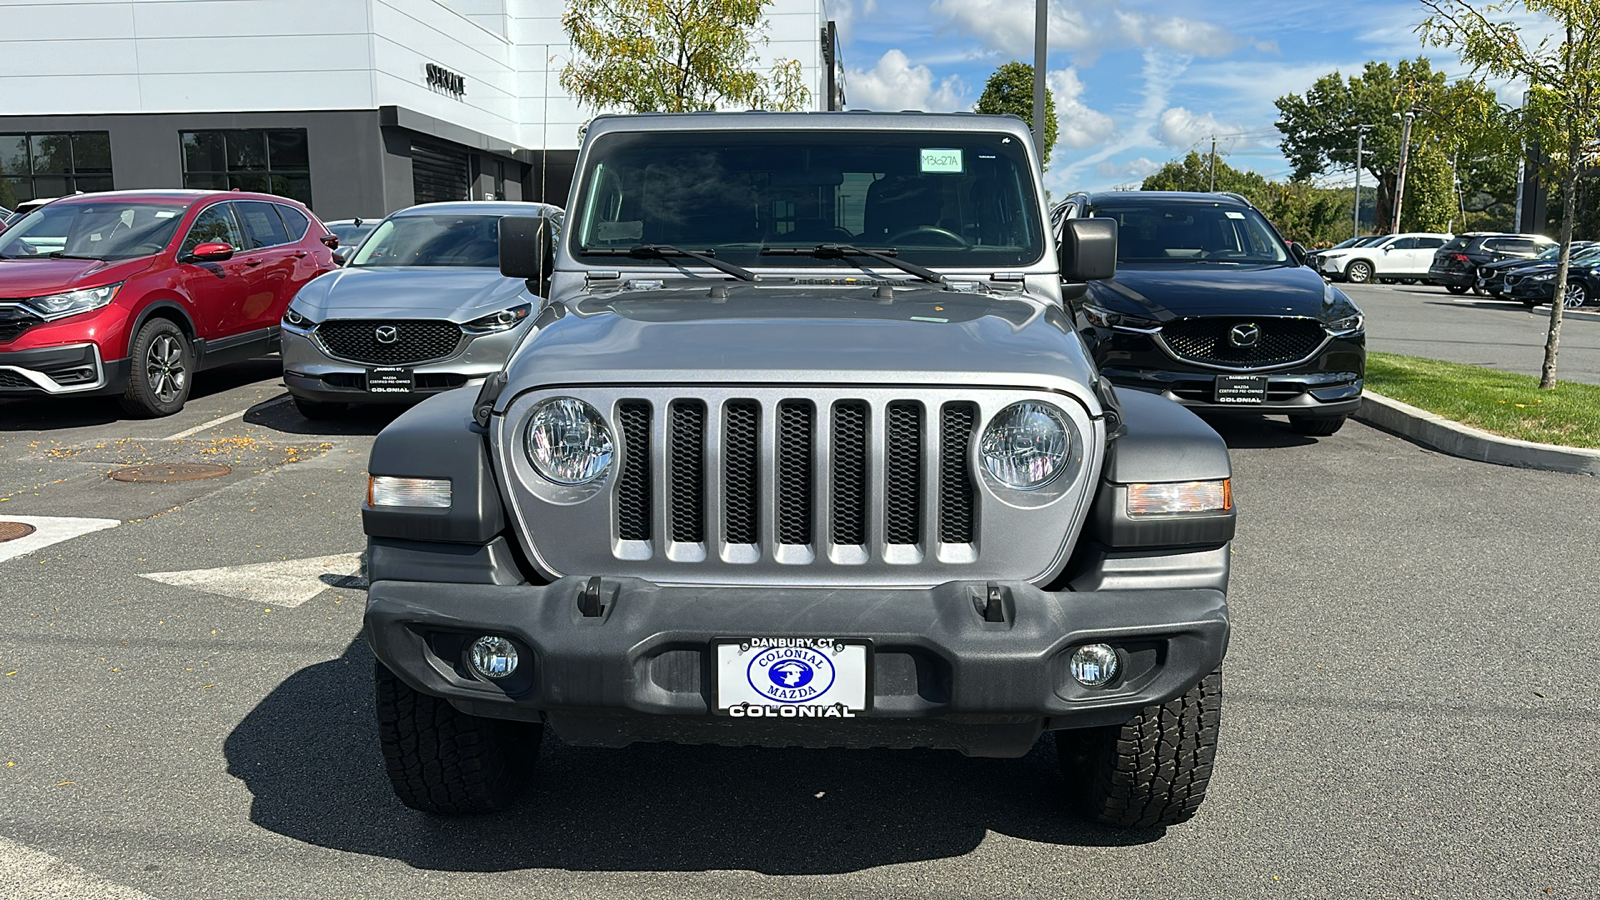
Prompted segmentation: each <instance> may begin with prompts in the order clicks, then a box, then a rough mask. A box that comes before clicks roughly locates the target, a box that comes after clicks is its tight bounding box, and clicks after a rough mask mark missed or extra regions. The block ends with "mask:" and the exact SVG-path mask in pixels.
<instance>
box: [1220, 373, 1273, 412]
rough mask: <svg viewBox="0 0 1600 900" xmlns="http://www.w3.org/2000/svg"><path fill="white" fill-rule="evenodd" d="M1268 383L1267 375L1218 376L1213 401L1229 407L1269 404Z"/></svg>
mask: <svg viewBox="0 0 1600 900" xmlns="http://www.w3.org/2000/svg"><path fill="white" fill-rule="evenodd" d="M1268 381H1269V379H1268V378H1267V376H1265V375H1218V376H1217V377H1216V381H1215V382H1214V384H1213V387H1212V390H1213V392H1214V393H1213V395H1212V399H1214V400H1215V401H1216V402H1217V403H1226V404H1228V405H1229V406H1259V405H1261V404H1263V403H1266V402H1267V384H1268Z"/></svg>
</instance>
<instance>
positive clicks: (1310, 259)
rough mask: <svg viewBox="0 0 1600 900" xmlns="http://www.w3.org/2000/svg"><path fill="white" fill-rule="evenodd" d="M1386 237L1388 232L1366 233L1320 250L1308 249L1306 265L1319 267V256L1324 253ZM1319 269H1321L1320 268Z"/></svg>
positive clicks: (1358, 245)
mask: <svg viewBox="0 0 1600 900" xmlns="http://www.w3.org/2000/svg"><path fill="white" fill-rule="evenodd" d="M1386 237H1388V235H1386V234H1364V235H1362V236H1361V237H1353V238H1345V239H1344V240H1342V241H1340V242H1339V243H1337V244H1334V245H1333V246H1332V247H1323V248H1322V249H1320V250H1311V251H1308V252H1307V253H1306V265H1308V266H1310V267H1311V268H1313V269H1317V268H1318V267H1317V258H1318V257H1320V256H1321V255H1322V254H1324V253H1329V252H1332V251H1334V250H1346V249H1348V248H1350V247H1364V246H1366V245H1367V244H1371V243H1373V242H1375V241H1381V240H1383V239H1384V238H1386ZM1318 271H1321V270H1320V269H1318Z"/></svg>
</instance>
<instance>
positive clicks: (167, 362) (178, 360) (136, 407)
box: [122, 319, 194, 418]
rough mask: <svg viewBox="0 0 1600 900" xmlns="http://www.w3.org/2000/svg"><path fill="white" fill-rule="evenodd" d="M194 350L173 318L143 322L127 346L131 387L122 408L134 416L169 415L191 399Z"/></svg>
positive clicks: (123, 395) (124, 396)
mask: <svg viewBox="0 0 1600 900" xmlns="http://www.w3.org/2000/svg"><path fill="white" fill-rule="evenodd" d="M193 372H194V350H193V348H191V347H190V346H189V339H188V338H186V337H184V336H183V329H181V328H179V327H178V326H177V325H176V324H175V323H174V322H173V321H172V320H171V319H151V320H150V321H148V322H146V323H144V326H143V327H142V328H140V329H139V333H138V334H136V335H134V337H133V343H132V344H130V345H129V346H128V387H127V389H126V390H125V391H124V392H123V394H122V408H123V409H124V410H126V411H127V412H129V413H130V414H132V415H135V416H147V417H150V418H156V417H159V416H170V415H172V414H173V413H175V412H177V411H178V410H180V409H183V404H184V402H185V401H186V400H188V399H189V377H190V375H191V374H192V373H193Z"/></svg>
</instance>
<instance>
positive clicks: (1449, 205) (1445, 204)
mask: <svg viewBox="0 0 1600 900" xmlns="http://www.w3.org/2000/svg"><path fill="white" fill-rule="evenodd" d="M1450 182H1451V178H1450V160H1449V159H1447V158H1446V157H1445V155H1444V151H1443V150H1440V149H1439V146H1438V144H1437V143H1435V142H1433V141H1429V142H1427V143H1424V144H1421V145H1419V146H1417V147H1413V148H1412V150H1411V159H1410V161H1409V162H1407V163H1406V206H1405V209H1403V210H1401V212H1400V230H1401V231H1432V232H1444V231H1448V230H1449V228H1450V222H1451V220H1452V219H1454V218H1456V217H1457V216H1458V215H1459V213H1458V212H1457V211H1456V207H1457V203H1456V196H1455V190H1454V188H1453V186H1452V185H1451V183H1450Z"/></svg>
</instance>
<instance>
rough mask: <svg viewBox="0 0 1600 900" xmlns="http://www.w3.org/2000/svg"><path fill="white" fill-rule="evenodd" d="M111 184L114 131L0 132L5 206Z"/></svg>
mask: <svg viewBox="0 0 1600 900" xmlns="http://www.w3.org/2000/svg"><path fill="white" fill-rule="evenodd" d="M109 190H111V134H110V132H106V131H68V132H57V133H55V134H0V206H4V207H6V208H8V209H11V208H14V207H15V206H16V205H17V204H18V203H21V202H22V201H24V200H35V199H38V198H40V197H61V196H64V195H66V194H71V193H73V192H75V191H83V192H85V193H87V192H90V191H109Z"/></svg>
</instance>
